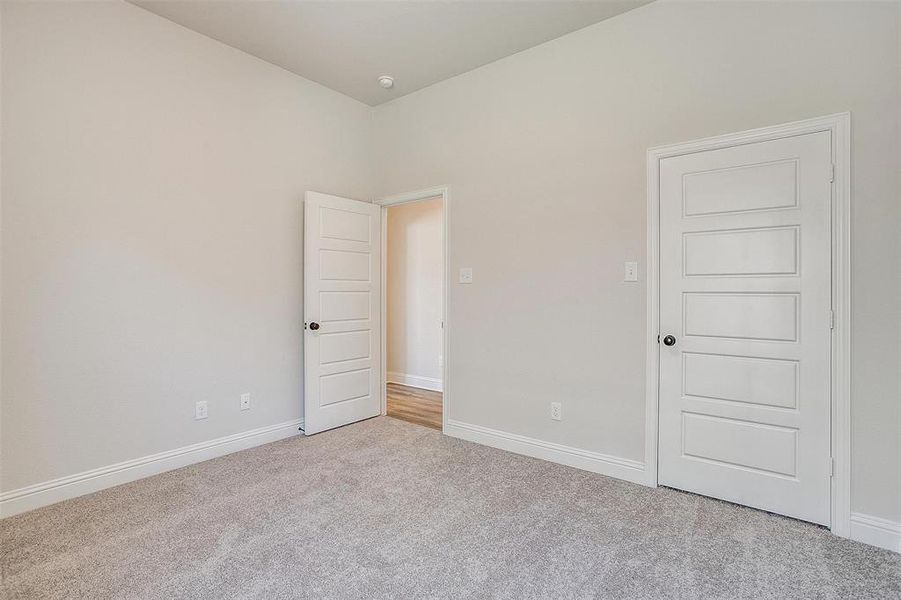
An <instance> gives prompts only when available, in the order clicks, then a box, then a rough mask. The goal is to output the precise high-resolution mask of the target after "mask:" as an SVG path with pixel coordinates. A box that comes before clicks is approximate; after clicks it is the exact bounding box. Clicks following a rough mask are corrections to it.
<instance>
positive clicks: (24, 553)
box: [0, 417, 901, 599]
mask: <svg viewBox="0 0 901 600" xmlns="http://www.w3.org/2000/svg"><path fill="white" fill-rule="evenodd" d="M0 544H2V546H0V551H2V573H3V583H2V588H0V597H2V598H4V599H7V598H10V599H12V598H35V599H37V598H40V599H45V598H46V599H51V598H210V599H226V598H323V599H324V598H398V599H399V598H707V599H712V598H774V599H775V598H778V599H785V598H818V599H819V598H879V599H888V598H901V555H898V554H893V553H891V552H888V551H884V550H879V549H876V548H872V547H869V546H865V545H863V544H858V543H855V542H850V541H847V540H842V539H839V538H837V537H835V536H833V535H831V534H830V533H829V532H828V531H825V530H823V529H821V528H818V527H814V526H812V525H807V524H804V523H800V522H798V521H794V520H791V519H785V518H781V517H777V516H773V515H770V514H766V513H762V512H758V511H755V510H751V509H747V508H743V507H739V506H734V505H731V504H727V503H724V502H718V501H715V500H710V499H707V498H702V497H698V496H694V495H691V494H685V493H681V492H675V491H672V490H665V489H658V490H653V489H648V488H643V487H641V486H637V485H632V484H629V483H625V482H621V481H617V480H614V479H609V478H606V477H602V476H599V475H595V474H592V473H587V472H584V471H579V470H576V469H570V468H567V467H562V466H560V465H556V464H552V463H548V462H543V461H540V460H534V459H530V458H525V457H522V456H517V455H515V454H510V453H507V452H502V451H500V450H494V449H491V448H486V447H484V446H479V445H476V444H470V443H468V442H463V441H460V440H454V439H451V438H447V437H444V436H442V435H441V434H440V433H438V432H436V431H433V430H431V429H426V428H424V427H419V426H417V425H412V424H408V423H404V422H402V421H397V420H394V419H391V418H388V417H380V418H377V419H373V420H370V421H366V422H363V423H358V424H356V425H351V426H348V427H345V428H342V429H338V430H335V431H331V432H327V433H323V434H320V435H318V436H314V437H311V438H303V437H297V438H292V439H290V440H285V441H281V442H276V443H274V444H269V445H267V446H261V447H258V448H254V449H251V450H246V451H244V452H239V453H237V454H232V455H230V456H226V457H222V458H219V459H216V460H211V461H209V462H205V463H202V464H198V465H194V466H191V467H187V468H184V469H180V470H178V471H172V472H169V473H165V474H162V475H158V476H156V477H152V478H149V479H144V480H142V481H137V482H134V483H131V484H127V485H123V486H120V487H117V488H113V489H110V490H106V491H103V492H99V493H97V494H93V495H90V496H85V497H82V498H77V499H74V500H70V501H67V502H64V503H61V504H57V505H55V506H50V507H47V508H44V509H40V510H37V511H33V512H31V513H26V514H24V515H19V516H16V517H12V518H8V519H5V520H3V521H0Z"/></svg>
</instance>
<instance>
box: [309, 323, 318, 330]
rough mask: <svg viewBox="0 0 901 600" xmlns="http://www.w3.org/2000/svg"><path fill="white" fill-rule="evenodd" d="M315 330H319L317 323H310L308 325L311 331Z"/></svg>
mask: <svg viewBox="0 0 901 600" xmlns="http://www.w3.org/2000/svg"><path fill="white" fill-rule="evenodd" d="M317 329H319V323H317V322H316V321H313V322H312V323H310V330H311V331H316V330H317Z"/></svg>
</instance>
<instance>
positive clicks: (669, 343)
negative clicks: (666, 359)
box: [663, 335, 676, 346]
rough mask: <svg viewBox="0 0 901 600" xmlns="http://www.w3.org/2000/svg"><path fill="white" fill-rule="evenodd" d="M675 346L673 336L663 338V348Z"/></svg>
mask: <svg viewBox="0 0 901 600" xmlns="http://www.w3.org/2000/svg"><path fill="white" fill-rule="evenodd" d="M675 344H676V338H674V337H673V336H671V335H668V336H666V337H664V338H663V345H664V346H674V345H675Z"/></svg>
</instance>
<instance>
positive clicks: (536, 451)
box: [444, 419, 647, 485]
mask: <svg viewBox="0 0 901 600" xmlns="http://www.w3.org/2000/svg"><path fill="white" fill-rule="evenodd" d="M444 433H446V434H447V435H450V436H452V437H456V438H460V439H464V440H468V441H470V442H475V443H477V444H484V445H486V446H491V447H492V448H500V449H501V450H508V451H510V452H515V453H516V454H525V455H526V456H531V457H534V458H540V459H543V460H548V461H551V462H555V463H560V464H563V465H568V466H570V467H576V468H577V469H585V470H586V471H592V472H594V473H600V474H601V475H607V476H609V477H616V478H617V479H625V480H626V481H631V482H632V483H638V484H641V485H647V474H646V473H645V465H644V463H643V462H639V461H636V460H629V459H626V458H618V457H616V456H609V455H607V454H601V453H599V452H591V451H588V450H581V449H579V448H573V447H571V446H563V445H562V444H554V443H552V442H545V441H543V440H536V439H534V438H529V437H526V436H524V435H518V434H515V433H507V432H505V431H498V430H496V429H489V428H487V427H482V426H480V425H470V424H469V423H462V422H460V421H454V420H450V419H449V420H448V421H447V427H446V428H445V429H444Z"/></svg>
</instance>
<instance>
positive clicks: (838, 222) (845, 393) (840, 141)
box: [645, 112, 851, 537]
mask: <svg viewBox="0 0 901 600" xmlns="http://www.w3.org/2000/svg"><path fill="white" fill-rule="evenodd" d="M821 131H828V132H830V133H831V134H832V160H833V163H834V164H835V182H834V185H833V186H832V282H833V288H832V304H833V310H834V311H835V328H834V330H833V336H832V457H833V459H834V460H835V471H834V475H833V478H832V490H831V505H832V514H831V519H830V523H831V527H830V528H831V529H832V532H833V533H835V534H836V535H840V536H842V537H849V536H850V535H851V114H850V113H847V112H845V113H839V114H834V115H829V116H825V117H818V118H814V119H807V120H804V121H797V122H794V123H786V124H783V125H776V126H774V127H764V128H762V129H752V130H750V131H743V132H740V133H733V134H727V135H721V136H716V137H710V138H705V139H701V140H694V141H691V142H685V143H682V144H673V145H669V146H660V147H657V148H651V149H649V150H648V259H647V260H648V266H647V273H648V284H647V293H648V295H647V306H648V316H647V326H648V338H647V356H646V361H647V367H646V369H647V370H646V384H645V385H646V387H645V390H646V393H645V419H646V423H645V461H646V464H647V471H646V473H645V482H646V483H647V484H648V485H651V486H656V485H657V469H658V466H657V436H658V402H659V390H658V382H659V377H658V376H659V361H658V358H659V344H658V343H657V336H658V335H659V334H660V330H659V321H658V318H659V314H660V289H659V277H660V274H659V265H658V261H659V251H660V249H659V238H660V217H659V209H660V185H659V184H660V181H659V172H660V161H661V160H663V159H664V158H669V157H672V156H681V155H683V154H691V153H694V152H702V151H706V150H715V149H717V148H727V147H731V146H739V145H743V144H753V143H755V142H763V141H769V140H775V139H780V138H786V137H793V136H798V135H805V134H808V133H817V132H821ZM824 458H826V457H824Z"/></svg>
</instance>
